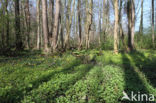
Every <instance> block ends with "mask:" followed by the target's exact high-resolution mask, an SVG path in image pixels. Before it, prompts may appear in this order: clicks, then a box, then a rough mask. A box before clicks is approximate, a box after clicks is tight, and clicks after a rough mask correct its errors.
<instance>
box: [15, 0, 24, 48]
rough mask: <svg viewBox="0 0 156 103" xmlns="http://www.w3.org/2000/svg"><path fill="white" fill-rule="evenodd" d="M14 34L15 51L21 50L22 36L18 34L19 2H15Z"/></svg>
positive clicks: (17, 0)
mask: <svg viewBox="0 0 156 103" xmlns="http://www.w3.org/2000/svg"><path fill="white" fill-rule="evenodd" d="M15 34H16V49H17V50H22V49H23V47H22V46H23V44H22V36H21V32H20V10H19V0H15Z"/></svg>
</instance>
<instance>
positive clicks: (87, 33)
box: [86, 0, 93, 49]
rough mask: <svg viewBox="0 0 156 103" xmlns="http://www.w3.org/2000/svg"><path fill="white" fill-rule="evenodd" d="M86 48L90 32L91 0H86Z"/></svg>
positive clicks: (91, 18)
mask: <svg viewBox="0 0 156 103" xmlns="http://www.w3.org/2000/svg"><path fill="white" fill-rule="evenodd" d="M87 5H88V7H86V16H87V18H86V49H89V48H90V32H91V26H92V20H93V0H89V3H87V1H86V6H87Z"/></svg>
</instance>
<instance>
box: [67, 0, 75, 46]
mask: <svg viewBox="0 0 156 103" xmlns="http://www.w3.org/2000/svg"><path fill="white" fill-rule="evenodd" d="M71 4H72V0H69V1H68V5H67V14H66V23H67V24H66V37H65V48H69V45H70V44H69V39H70V33H71V25H72V18H73V14H74V6H75V0H73V5H72V9H71Z"/></svg>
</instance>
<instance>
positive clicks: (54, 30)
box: [52, 0, 61, 52]
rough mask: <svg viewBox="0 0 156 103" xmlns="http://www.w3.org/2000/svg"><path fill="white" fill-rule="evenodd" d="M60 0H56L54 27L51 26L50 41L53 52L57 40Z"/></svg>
mask: <svg viewBox="0 0 156 103" xmlns="http://www.w3.org/2000/svg"><path fill="white" fill-rule="evenodd" d="M60 2H61V1H60V0H56V5H55V7H56V9H55V10H56V11H55V18H54V21H55V22H54V28H53V41H52V47H53V52H56V48H57V40H58V24H59V12H60Z"/></svg>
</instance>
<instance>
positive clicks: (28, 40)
mask: <svg viewBox="0 0 156 103" xmlns="http://www.w3.org/2000/svg"><path fill="white" fill-rule="evenodd" d="M25 14H26V15H25V16H26V17H25V18H26V19H25V20H26V31H27V33H26V34H27V42H28V48H30V47H31V46H30V11H29V0H26V1H25Z"/></svg>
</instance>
